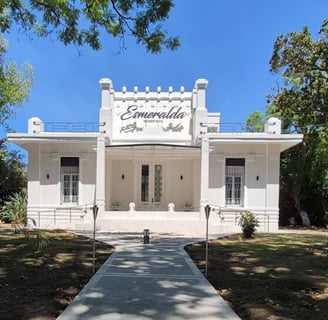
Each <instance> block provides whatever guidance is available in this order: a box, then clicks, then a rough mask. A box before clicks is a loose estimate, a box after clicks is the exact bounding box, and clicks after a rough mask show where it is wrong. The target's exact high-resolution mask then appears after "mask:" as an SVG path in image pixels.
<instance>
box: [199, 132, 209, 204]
mask: <svg viewBox="0 0 328 320" xmlns="http://www.w3.org/2000/svg"><path fill="white" fill-rule="evenodd" d="M200 168H201V169H200V206H201V207H204V206H205V205H206V204H207V203H208V175H209V172H208V170H209V142H208V138H207V137H204V138H203V139H202V145H201V167H200Z"/></svg>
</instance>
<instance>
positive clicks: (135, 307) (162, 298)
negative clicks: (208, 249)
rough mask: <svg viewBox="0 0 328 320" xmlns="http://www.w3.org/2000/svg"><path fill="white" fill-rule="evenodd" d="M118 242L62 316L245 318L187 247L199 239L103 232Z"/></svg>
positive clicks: (85, 319) (87, 319)
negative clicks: (145, 240) (147, 241)
mask: <svg viewBox="0 0 328 320" xmlns="http://www.w3.org/2000/svg"><path fill="white" fill-rule="evenodd" d="M97 240H101V241H104V242H106V243H109V244H111V245H114V246H115V247H116V251H115V253H114V254H113V255H112V256H111V257H110V258H109V259H108V260H107V261H106V262H105V264H104V265H103V266H102V267H101V268H100V269H99V270H98V272H97V273H96V274H95V275H94V276H93V277H92V279H91V280H90V281H89V283H88V284H87V285H86V286H85V287H84V288H83V290H82V291H81V292H80V294H79V295H78V296H77V297H76V298H75V300H74V301H73V302H72V303H71V304H70V305H69V306H68V307H67V308H66V310H65V311H64V312H63V313H62V314H61V315H60V316H59V317H58V318H57V319H58V320H75V319H80V320H123V319H124V320H130V319H131V320H132V319H133V320H150V319H156V320H180V319H201V320H214V319H227V320H228V319H229V320H237V319H239V317H238V316H237V315H236V314H235V313H234V312H233V311H232V310H231V308H230V307H229V306H228V305H227V304H226V303H225V302H224V300H223V299H222V298H221V297H220V296H218V295H217V293H216V291H215V290H214V288H213V287H212V286H211V285H210V284H209V282H208V281H207V280H206V279H205V277H204V276H203V275H202V274H201V272H200V271H199V270H198V268H197V267H196V266H195V265H194V264H193V262H192V261H191V259H190V258H189V256H188V255H187V253H186V252H185V251H184V250H183V246H184V245H185V244H187V243H190V242H195V241H197V240H201V239H197V238H186V237H172V236H168V235H152V236H151V240H150V242H151V243H150V244H143V243H142V239H141V237H140V235H136V234H125V235H124V234H120V235H113V234H98V235H97Z"/></svg>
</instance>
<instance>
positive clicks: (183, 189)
mask: <svg viewBox="0 0 328 320" xmlns="http://www.w3.org/2000/svg"><path fill="white" fill-rule="evenodd" d="M193 168H194V166H193V161H192V160H174V161H168V162H167V167H166V170H167V174H166V177H167V181H166V191H167V195H166V206H167V204H168V203H170V202H172V203H174V204H175V208H176V209H182V208H183V207H184V206H185V204H186V202H188V203H190V204H191V205H193V206H195V205H196V206H198V204H195V203H193V200H194V198H193V194H194V193H193V192H194V191H193V190H194V189H193V188H194V179H195V177H194V172H193ZM181 176H182V177H183V179H182V180H181Z"/></svg>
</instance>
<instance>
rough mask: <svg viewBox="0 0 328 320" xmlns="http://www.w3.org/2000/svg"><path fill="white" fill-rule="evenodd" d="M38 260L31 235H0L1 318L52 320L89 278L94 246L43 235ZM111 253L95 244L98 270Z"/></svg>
mask: <svg viewBox="0 0 328 320" xmlns="http://www.w3.org/2000/svg"><path fill="white" fill-rule="evenodd" d="M47 235H48V237H49V240H50V243H49V248H48V249H47V250H46V253H45V254H44V255H43V256H42V255H40V254H39V253H35V252H34V243H35V234H31V235H30V236H29V237H28V238H26V237H25V236H24V235H23V234H14V233H13V232H8V231H3V232H0V310H1V315H0V318H1V319H3V320H6V319H8V320H9V319H10V320H14V319H25V320H27V319H55V318H56V317H57V316H58V315H59V313H61V312H62V311H63V309H64V308H65V307H66V306H67V305H68V304H69V303H70V302H71V301H72V299H73V298H74V297H75V296H76V295H77V293H78V292H79V291H80V290H81V289H82V287H83V286H84V285H85V284H86V282H87V281H88V280H89V279H90V277H91V276H92V243H91V241H90V240H89V239H84V238H80V237H77V236H74V235H71V234H68V233H65V232H62V231H57V232H47ZM110 252H111V249H110V248H109V247H108V246H106V245H104V244H97V264H98V267H99V266H100V265H101V264H102V263H103V262H104V261H105V260H106V259H107V258H108V256H109V255H110Z"/></svg>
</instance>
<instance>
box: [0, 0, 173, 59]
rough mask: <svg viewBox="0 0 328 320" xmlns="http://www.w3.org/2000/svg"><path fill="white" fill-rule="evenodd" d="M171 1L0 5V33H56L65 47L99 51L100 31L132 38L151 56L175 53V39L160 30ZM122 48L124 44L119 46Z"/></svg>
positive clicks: (60, 0)
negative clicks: (16, 30) (13, 30)
mask: <svg viewBox="0 0 328 320" xmlns="http://www.w3.org/2000/svg"><path fill="white" fill-rule="evenodd" d="M173 6H174V3H173V0H97V1H95V0H80V1H69V0H52V1H47V0H28V1H17V0H8V1H0V12H2V15H0V31H1V32H7V31H9V30H10V28H11V27H12V25H13V24H17V25H18V26H19V27H20V28H22V30H24V31H26V32H28V33H29V32H31V33H32V34H36V35H37V36H40V37H46V36H49V35H50V34H52V33H56V35H57V37H58V39H59V40H60V41H62V42H63V43H64V44H65V45H67V44H75V45H78V46H83V45H89V46H90V47H91V48H92V49H95V50H100V49H101V47H102V44H101V40H100V36H101V32H102V31H104V32H105V33H107V34H110V35H111V36H113V37H118V38H120V39H123V43H124V39H125V37H126V36H127V35H128V36H130V35H131V36H133V37H135V39H136V41H137V43H141V44H143V45H145V46H146V48H147V50H148V51H150V52H152V53H159V52H161V51H162V49H163V48H167V49H170V50H175V49H177V48H178V47H179V39H178V38H177V37H170V36H168V35H167V32H166V31H165V30H163V25H162V22H163V21H164V20H166V19H167V18H168V16H169V12H170V10H171V9H172V7H173ZM123 45H124V44H123Z"/></svg>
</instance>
